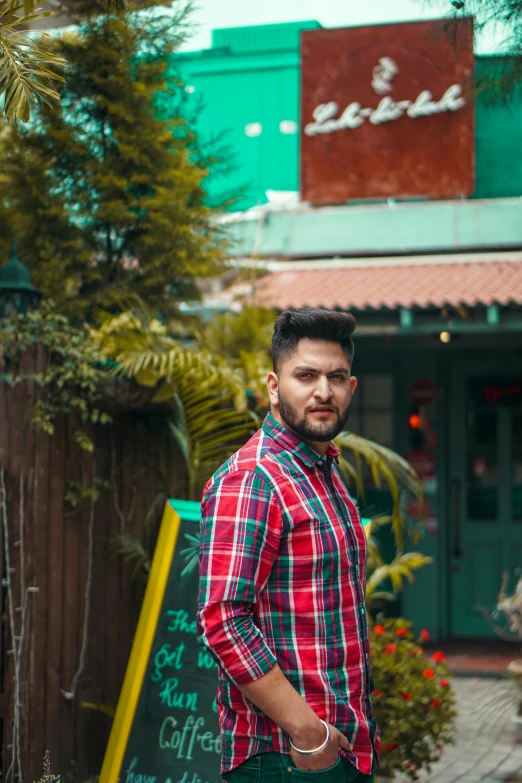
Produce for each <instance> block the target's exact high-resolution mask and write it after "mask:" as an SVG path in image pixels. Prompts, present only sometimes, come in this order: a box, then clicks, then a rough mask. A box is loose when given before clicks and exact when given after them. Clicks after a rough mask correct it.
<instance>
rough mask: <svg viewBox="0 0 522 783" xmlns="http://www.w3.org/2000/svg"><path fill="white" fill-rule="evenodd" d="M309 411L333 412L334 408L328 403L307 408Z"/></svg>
mask: <svg viewBox="0 0 522 783" xmlns="http://www.w3.org/2000/svg"><path fill="white" fill-rule="evenodd" d="M308 410H309V412H310V413H333V412H334V409H333V408H332V407H330V406H329V405H315V406H314V407H313V408H308Z"/></svg>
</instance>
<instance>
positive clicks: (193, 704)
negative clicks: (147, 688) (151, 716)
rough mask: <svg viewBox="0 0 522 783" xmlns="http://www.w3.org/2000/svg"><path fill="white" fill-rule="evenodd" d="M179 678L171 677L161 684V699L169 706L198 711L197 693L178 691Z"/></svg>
mask: <svg viewBox="0 0 522 783" xmlns="http://www.w3.org/2000/svg"><path fill="white" fill-rule="evenodd" d="M178 685H179V680H178V679H176V677H169V679H168V680H165V681H164V682H163V683H162V684H161V690H160V693H159V697H160V701H161V703H162V704H164V705H166V706H167V707H169V708H171V707H179V708H180V709H182V710H192V712H196V710H197V708H198V694H197V693H195V692H194V693H183V691H178Z"/></svg>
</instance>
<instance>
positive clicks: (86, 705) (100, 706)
mask: <svg viewBox="0 0 522 783" xmlns="http://www.w3.org/2000/svg"><path fill="white" fill-rule="evenodd" d="M80 707H82V708H83V709H84V710H96V712H103V714H104V715H108V716H109V718H114V716H115V715H116V710H115V708H114V707H113V705H112V704H106V703H105V702H99V703H95V702H91V701H81V702H80Z"/></svg>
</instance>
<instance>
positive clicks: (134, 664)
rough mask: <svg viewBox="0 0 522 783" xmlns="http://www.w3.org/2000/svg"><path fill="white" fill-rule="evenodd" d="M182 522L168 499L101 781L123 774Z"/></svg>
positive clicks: (109, 782)
mask: <svg viewBox="0 0 522 783" xmlns="http://www.w3.org/2000/svg"><path fill="white" fill-rule="evenodd" d="M180 525H181V517H180V515H179V514H178V512H177V511H176V510H175V509H174V507H173V505H172V502H171V501H167V503H166V505H165V510H164V512H163V518H162V520H161V527H160V531H159V535H158V541H157V544H156V549H155V552H154V557H153V560H152V566H151V569H150V575H149V579H148V582H147V589H146V591H145V596H144V599H143V605H142V608H141V612H140V617H139V620H138V627H137V628H136V633H135V636H134V641H133V643H132V650H131V654H130V658H129V663H128V666H127V671H126V672H125V679H124V681H123V687H122V689H121V694H120V698H119V701H118V706H117V708H116V715H115V716H114V723H113V724H112V729H111V734H110V737H109V742H108V744H107V750H106V751H105V758H104V760H103V766H102V769H101V773H100V779H99V783H116V782H117V780H118V778H119V776H120V772H121V765H122V763H123V757H124V755H125V750H126V748H127V743H128V741H129V736H130V732H131V728H132V724H133V722H134V716H135V714H136V708H137V706H138V700H139V698H140V693H141V689H142V687H143V680H144V678H145V672H146V669H147V662H148V660H149V656H150V653H151V649H152V644H153V642H154V637H155V634H156V629H157V627H158V621H159V616H160V612H161V607H162V604H163V599H164V597H165V590H166V589H167V583H168V579H169V573H170V568H171V565H172V560H173V557H174V551H175V549H176V543H177V540H178V533H179V528H180Z"/></svg>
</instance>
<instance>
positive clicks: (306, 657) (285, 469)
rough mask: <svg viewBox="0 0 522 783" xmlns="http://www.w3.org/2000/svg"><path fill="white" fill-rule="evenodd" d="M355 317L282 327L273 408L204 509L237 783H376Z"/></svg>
mask: <svg viewBox="0 0 522 783" xmlns="http://www.w3.org/2000/svg"><path fill="white" fill-rule="evenodd" d="M354 328H355V319H354V317H353V316H352V315H350V314H348V313H338V312H329V311H327V310H321V309H296V310H289V311H287V312H285V313H282V314H281V315H280V316H279V317H278V318H277V320H276V322H275V325H274V335H273V340H272V359H273V368H274V369H273V372H271V373H269V375H268V378H267V386H268V393H269V397H270V405H271V412H270V413H269V414H268V415H267V417H266V419H265V421H264V422H263V426H262V428H261V429H260V430H259V431H258V432H257V433H256V434H255V435H254V436H253V438H251V440H250V441H249V442H248V443H247V444H246V445H245V446H244V447H243V448H242V449H240V450H239V451H238V452H237V453H236V454H234V455H233V456H232V457H231V458H230V459H229V460H228V461H227V462H226V463H225V464H224V465H223V466H222V467H221V468H220V469H219V470H218V471H217V472H216V474H215V475H214V476H213V477H212V479H210V481H209V482H208V484H207V486H206V487H205V491H204V495H203V501H202V518H201V552H200V580H201V581H200V596H199V613H198V634H199V637H200V640H201V641H202V642H203V643H204V644H205V645H207V646H208V647H209V648H210V650H211V651H212V653H213V655H214V657H215V659H216V660H217V661H218V664H219V670H218V673H219V688H218V696H217V704H218V710H219V718H220V726H221V748H222V765H221V771H222V774H223V780H224V781H225V782H226V783H246V781H258V782H259V783H261V781H262V783H283V781H285V783H291V781H293V782H294V783H298V782H299V781H305V780H312V779H313V780H317V781H321V782H322V783H329V781H332V783H333V781H335V783H343V781H350V782H351V781H354V780H357V781H358V782H359V781H360V783H363V781H364V782H365V783H370V781H371V775H372V771H373V766H374V762H375V761H376V758H377V753H378V732H377V728H376V724H375V718H374V713H373V710H372V706H371V702H370V663H369V651H368V625H367V618H366V610H365V601H364V592H365V564H366V538H365V534H364V531H363V528H362V524H361V520H360V517H359V514H358V511H357V508H356V505H355V503H354V502H353V500H352V499H351V497H350V496H349V494H348V492H347V491H346V488H345V487H344V484H343V483H342V481H341V479H340V477H339V474H338V472H337V469H336V467H335V466H334V464H333V463H334V461H335V459H336V457H337V455H338V449H337V448H336V446H335V445H334V444H333V443H331V439H332V438H335V437H336V435H338V434H339V433H340V432H341V430H342V429H343V428H344V427H345V425H346V422H347V420H348V416H349V412H350V405H351V400H352V395H353V393H354V391H355V388H356V386H357V380H356V378H354V377H353V376H352V374H351V367H352V360H353V353H354V349H353V342H352V337H351V335H352V333H353V331H354Z"/></svg>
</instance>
